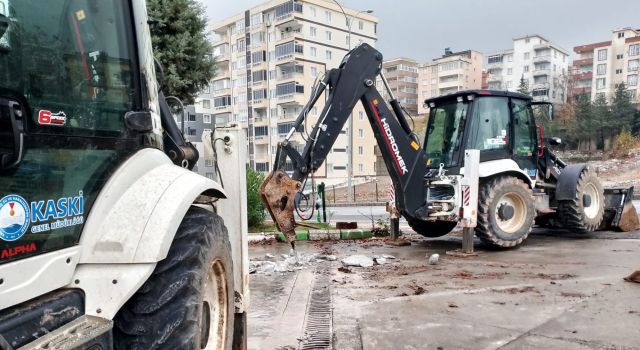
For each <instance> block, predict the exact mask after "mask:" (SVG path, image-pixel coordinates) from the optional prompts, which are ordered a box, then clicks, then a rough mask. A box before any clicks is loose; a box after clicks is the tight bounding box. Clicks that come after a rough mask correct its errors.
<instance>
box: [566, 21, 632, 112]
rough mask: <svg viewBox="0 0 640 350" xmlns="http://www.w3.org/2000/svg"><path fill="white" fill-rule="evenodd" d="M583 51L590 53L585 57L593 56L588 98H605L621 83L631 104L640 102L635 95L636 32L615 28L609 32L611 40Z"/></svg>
mask: <svg viewBox="0 0 640 350" xmlns="http://www.w3.org/2000/svg"><path fill="white" fill-rule="evenodd" d="M584 51H585V52H590V53H585V54H588V55H591V56H592V57H593V59H592V63H593V65H592V68H591V69H592V72H593V74H592V75H593V77H592V80H591V98H592V99H595V98H596V96H597V95H599V94H602V95H604V96H605V97H606V98H607V99H609V98H611V96H612V95H613V93H614V91H615V89H616V87H617V86H618V85H619V84H620V83H625V84H626V86H627V89H628V91H629V93H630V94H631V97H632V100H633V101H634V103H636V104H638V103H640V97H639V95H640V94H639V93H638V74H639V73H640V30H636V29H631V28H622V29H616V30H614V31H613V34H612V38H611V41H607V42H603V43H599V44H597V45H587V46H586V49H585V50H584ZM574 65H575V62H574Z"/></svg>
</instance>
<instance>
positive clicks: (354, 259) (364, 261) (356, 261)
mask: <svg viewBox="0 0 640 350" xmlns="http://www.w3.org/2000/svg"><path fill="white" fill-rule="evenodd" d="M342 264H343V265H345V266H355V267H371V266H373V259H371V258H370V257H368V256H365V255H351V256H348V257H346V258H344V259H342Z"/></svg>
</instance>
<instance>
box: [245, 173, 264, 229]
mask: <svg viewBox="0 0 640 350" xmlns="http://www.w3.org/2000/svg"><path fill="white" fill-rule="evenodd" d="M262 181H264V176H263V175H262V174H260V173H259V172H256V171H255V170H253V169H251V168H249V167H247V223H248V225H249V227H256V226H260V224H262V222H263V221H264V217H265V213H264V210H265V209H264V205H263V204H262V200H261V199H260V185H261V184H262Z"/></svg>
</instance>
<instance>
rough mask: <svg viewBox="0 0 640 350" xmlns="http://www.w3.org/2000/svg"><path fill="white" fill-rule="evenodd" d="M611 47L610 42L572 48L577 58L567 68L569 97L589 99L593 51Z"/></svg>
mask: <svg viewBox="0 0 640 350" xmlns="http://www.w3.org/2000/svg"><path fill="white" fill-rule="evenodd" d="M609 45H611V42H610V41H603V42H599V43H592V44H587V45H580V46H576V47H574V48H573V52H575V53H576V55H577V57H576V58H575V59H574V60H573V62H572V63H571V66H570V67H569V73H570V74H569V86H568V88H569V91H568V93H569V97H570V98H572V99H576V98H577V97H578V96H588V98H591V90H592V85H593V84H592V82H593V52H594V50H595V49H598V48H601V47H607V46H609Z"/></svg>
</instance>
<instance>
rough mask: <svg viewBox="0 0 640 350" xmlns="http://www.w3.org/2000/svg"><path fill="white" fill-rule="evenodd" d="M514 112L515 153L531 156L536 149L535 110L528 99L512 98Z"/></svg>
mask: <svg viewBox="0 0 640 350" xmlns="http://www.w3.org/2000/svg"><path fill="white" fill-rule="evenodd" d="M511 111H512V112H513V124H514V125H513V131H514V147H513V153H514V154H515V155H518V156H526V157H530V156H532V155H533V151H534V149H535V138H536V136H535V123H534V120H533V111H532V110H531V106H530V104H529V103H528V102H527V101H524V100H511Z"/></svg>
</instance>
